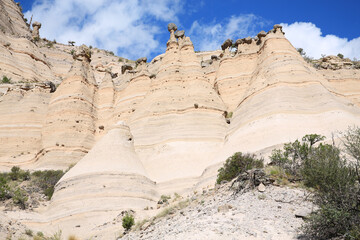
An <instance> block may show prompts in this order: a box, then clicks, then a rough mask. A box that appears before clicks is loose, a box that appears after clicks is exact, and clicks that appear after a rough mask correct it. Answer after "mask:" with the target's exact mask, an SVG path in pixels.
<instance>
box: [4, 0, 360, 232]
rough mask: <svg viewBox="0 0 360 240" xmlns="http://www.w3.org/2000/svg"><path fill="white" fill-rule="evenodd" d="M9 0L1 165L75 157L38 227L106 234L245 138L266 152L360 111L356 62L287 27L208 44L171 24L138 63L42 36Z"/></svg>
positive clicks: (354, 120) (192, 180)
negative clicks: (322, 55) (316, 46)
mask: <svg viewBox="0 0 360 240" xmlns="http://www.w3.org/2000/svg"><path fill="white" fill-rule="evenodd" d="M0 11H1V13H2V15H1V17H0V27H1V31H0V77H2V76H7V77H9V78H11V83H10V84H0V142H1V144H0V170H2V171H3V170H9V169H10V168H11V167H12V166H15V165H17V166H21V168H23V169H31V170H33V169H34V170H35V169H63V170H65V169H67V168H68V166H69V165H71V164H76V165H75V167H74V168H73V169H72V170H70V171H69V172H68V173H67V174H66V175H65V176H64V178H63V179H62V180H61V181H60V182H59V183H58V184H57V185H56V189H55V194H54V198H53V200H52V202H51V203H50V205H49V207H48V208H46V209H39V210H38V211H37V212H32V213H29V214H28V215H26V216H24V217H21V218H20V219H21V222H23V223H25V224H28V226H31V227H32V228H34V229H40V230H43V231H50V230H51V231H53V230H54V229H63V228H64V229H68V233H70V232H71V231H74V232H75V233H76V232H79V233H80V236H83V237H88V236H90V235H93V234H96V232H101V231H103V233H105V232H108V230H109V229H111V228H108V227H109V226H104V225H102V223H110V222H111V218H115V219H120V218H121V217H119V216H121V215H119V214H120V213H121V211H124V210H128V209H129V208H132V209H137V212H136V214H138V216H142V215H143V214H145V215H146V214H147V215H151V214H153V212H151V211H150V212H147V213H145V212H144V211H143V210H142V209H144V208H145V207H151V206H153V205H154V203H156V201H157V200H158V198H159V196H161V195H162V194H173V193H174V192H177V193H180V194H188V193H189V192H192V191H194V190H196V189H201V188H202V187H208V186H213V184H214V182H215V177H216V175H217V169H218V168H219V167H220V166H221V165H222V163H223V162H224V161H225V160H226V158H228V157H229V156H231V155H232V154H233V153H235V152H237V151H242V152H256V153H259V154H261V155H263V156H265V157H266V156H267V155H268V154H269V153H270V152H271V150H272V148H274V147H275V146H277V147H278V146H279V145H281V144H283V143H286V142H288V141H293V140H295V139H296V138H300V137H302V136H303V135H305V134H309V133H317V134H322V135H325V136H327V137H328V138H330V137H331V134H332V133H333V132H334V131H342V130H344V129H346V128H347V127H348V126H349V125H359V124H360V120H359V119H360V88H359V86H360V84H359V83H360V70H358V69H354V68H349V69H348V67H347V66H348V65H349V64H343V66H346V67H344V68H341V69H337V70H334V69H332V68H328V69H316V68H313V67H312V66H311V65H310V64H308V63H307V62H305V61H304V59H303V58H302V57H301V55H299V53H298V52H297V51H296V49H295V48H294V47H293V46H292V45H291V43H290V42H289V41H288V40H287V39H286V38H285V36H284V34H283V32H282V30H281V27H279V26H274V29H272V30H270V31H269V32H268V33H265V32H261V33H260V34H259V35H258V37H256V38H245V39H239V40H237V41H236V42H235V44H236V45H237V50H236V51H231V50H230V48H229V44H225V45H223V46H224V50H217V51H212V52H201V53H195V52H194V47H193V44H192V42H191V40H190V38H189V37H188V36H186V35H183V34H182V33H181V34H177V37H178V38H176V36H175V32H174V29H175V28H174V27H173V26H172V27H170V28H169V30H170V38H169V41H168V42H167V49H166V52H165V53H164V54H161V55H159V56H157V57H155V58H154V59H153V60H152V61H151V62H149V63H146V61H140V60H139V61H138V62H137V63H135V62H134V61H130V60H126V59H123V58H120V59H119V57H116V56H114V55H113V54H111V53H110V52H107V51H104V50H100V49H95V48H93V49H89V48H87V47H85V46H80V47H77V46H68V45H64V44H58V43H56V42H54V41H49V40H46V39H41V38H40V39H39V40H38V41H34V39H32V37H31V33H32V31H31V30H30V28H29V26H27V25H26V23H25V21H24V20H23V16H22V14H21V11H19V8H18V6H17V5H16V4H15V2H13V1H12V0H3V1H0ZM9 19H12V21H10V22H9V21H8V20H9ZM34 20H35V19H34ZM42 24H46V23H42ZM40 37H41V30H40ZM335 60H336V59H335V58H333V57H331V58H329V59H328V60H327V61H328V62H330V63H331V64H332V65H334V64H335V62H334V61H335ZM336 64H337V63H336ZM50 82H52V83H51V84H50ZM54 86H57V89H56V91H55V92H54V91H52V90H51V87H54ZM119 121H123V122H124V124H125V125H126V126H127V127H126V126H125V125H120V126H119V125H117V123H118V122H119ZM130 135H132V136H131V137H130ZM130 138H131V140H129V139H130ZM118 183H119V184H118ZM104 186H105V187H104ZM266 191H267V189H266ZM110 206H114V209H111V210H109V208H110ZM115 206H116V207H115ZM10 215H11V214H10ZM10 215H9V216H10ZM15 215H16V214H13V215H11V217H14V216H15ZM14 218H16V217H14ZM120 221H121V219H120ZM76 223H78V224H76ZM79 224H80V225H82V226H83V227H80V228H79V227H76V226H77V225H79ZM116 224H118V222H117V223H116ZM116 224H115V225H116ZM95 225H96V226H95ZM110 225H111V224H110ZM50 226H51V227H50ZM116 226H118V225H116ZM89 229H92V230H91V231H90V230H89ZM109 231H110V234H113V233H114V231H115V230H114V229H112V230H109ZM90 233H91V234H90Z"/></svg>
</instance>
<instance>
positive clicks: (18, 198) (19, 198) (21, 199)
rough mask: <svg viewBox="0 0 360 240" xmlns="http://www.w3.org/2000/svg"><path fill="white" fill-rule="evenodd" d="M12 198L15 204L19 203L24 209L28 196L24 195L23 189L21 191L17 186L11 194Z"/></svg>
mask: <svg viewBox="0 0 360 240" xmlns="http://www.w3.org/2000/svg"><path fill="white" fill-rule="evenodd" d="M12 200H13V202H14V203H15V204H17V205H19V207H20V208H21V209H25V208H26V201H27V200H28V197H27V196H26V192H25V191H23V190H22V189H21V188H17V189H16V190H15V191H14V192H13V194H12Z"/></svg>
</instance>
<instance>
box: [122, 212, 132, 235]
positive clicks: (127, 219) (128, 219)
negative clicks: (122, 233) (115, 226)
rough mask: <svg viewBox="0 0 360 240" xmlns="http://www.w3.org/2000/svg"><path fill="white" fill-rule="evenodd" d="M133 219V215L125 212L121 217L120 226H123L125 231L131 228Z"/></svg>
mask: <svg viewBox="0 0 360 240" xmlns="http://www.w3.org/2000/svg"><path fill="white" fill-rule="evenodd" d="M134 223H135V221H134V217H133V216H131V215H128V214H126V215H125V216H124V217H123V218H122V226H123V228H125V229H126V230H127V231H129V230H130V229H131V227H132V226H133V225H134Z"/></svg>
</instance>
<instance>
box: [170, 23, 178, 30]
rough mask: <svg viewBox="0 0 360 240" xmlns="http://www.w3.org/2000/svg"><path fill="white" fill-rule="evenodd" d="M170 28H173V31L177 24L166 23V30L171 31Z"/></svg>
mask: <svg viewBox="0 0 360 240" xmlns="http://www.w3.org/2000/svg"><path fill="white" fill-rule="evenodd" d="M171 30H174V31H176V30H177V26H176V25H175V23H169V24H168V31H169V32H171Z"/></svg>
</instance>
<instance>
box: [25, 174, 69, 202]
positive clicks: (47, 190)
mask: <svg viewBox="0 0 360 240" xmlns="http://www.w3.org/2000/svg"><path fill="white" fill-rule="evenodd" d="M32 175H33V176H35V177H37V178H36V179H35V183H36V184H37V186H39V187H40V188H41V189H42V190H43V193H44V194H45V195H46V196H47V197H48V199H49V200H50V199H51V197H52V195H53V193H54V187H55V184H56V183H57V182H58V181H59V180H60V178H61V177H62V176H63V175H64V172H63V171H61V170H45V171H35V172H34V173H33V174H32Z"/></svg>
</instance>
